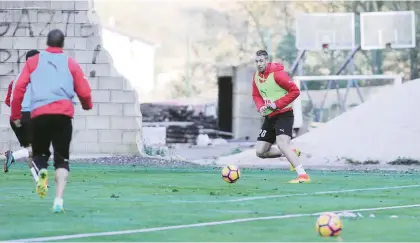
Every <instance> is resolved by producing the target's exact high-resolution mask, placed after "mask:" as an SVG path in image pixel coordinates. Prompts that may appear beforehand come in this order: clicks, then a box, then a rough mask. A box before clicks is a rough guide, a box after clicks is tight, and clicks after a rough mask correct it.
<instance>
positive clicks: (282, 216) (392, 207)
mask: <svg viewBox="0 0 420 243" xmlns="http://www.w3.org/2000/svg"><path fill="white" fill-rule="evenodd" d="M414 207H420V204H411V205H402V206H389V207H379V208H361V209H348V210H338V211H332V212H335V213H340V212H349V211H350V212H364V211H379V210H390V209H401V208H414ZM322 213H324V212H318V213H308V214H288V215H277V216H267V217H255V218H243V219H232V220H223V221H213V222H205V223H198V224H182V225H173V226H164V227H156V228H144V229H136V230H122V231H108V232H98V233H86V234H74V235H61V236H50V237H39V238H29V239H20V240H11V241H8V242H40V241H41V242H42V241H57V240H69V239H80V238H89V237H98V236H114V235H128V234H138V233H146V232H156V231H163V230H174V229H186V228H197V227H206V226H213V225H223V224H235V223H243V222H252V221H262V220H273V219H289V218H300V217H309V216H317V215H320V214H322Z"/></svg>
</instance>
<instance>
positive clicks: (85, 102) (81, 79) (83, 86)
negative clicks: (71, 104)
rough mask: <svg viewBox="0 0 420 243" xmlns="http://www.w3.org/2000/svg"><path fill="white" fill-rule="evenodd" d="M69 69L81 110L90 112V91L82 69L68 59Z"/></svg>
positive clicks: (72, 60) (91, 105)
mask: <svg viewBox="0 0 420 243" xmlns="http://www.w3.org/2000/svg"><path fill="white" fill-rule="evenodd" d="M69 69H70V72H71V74H72V76H73V80H74V91H75V92H76V94H77V96H78V97H79V100H80V103H81V105H82V108H83V109H84V110H91V109H92V107H93V104H92V91H91V89H90V85H89V82H88V81H87V79H86V78H85V74H84V73H83V70H82V68H81V67H80V65H79V64H78V63H77V62H76V61H75V60H74V59H72V58H69Z"/></svg>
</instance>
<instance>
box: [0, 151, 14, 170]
mask: <svg viewBox="0 0 420 243" xmlns="http://www.w3.org/2000/svg"><path fill="white" fill-rule="evenodd" d="M4 155H5V156H6V161H4V165H3V171H4V173H7V172H9V168H10V166H11V165H12V164H13V163H15V158H14V157H13V152H12V151H10V150H9V151H7V152H6V153H4Z"/></svg>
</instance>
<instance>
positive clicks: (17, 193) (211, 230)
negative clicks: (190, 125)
mask: <svg viewBox="0 0 420 243" xmlns="http://www.w3.org/2000/svg"><path fill="white" fill-rule="evenodd" d="M50 171H51V172H52V169H50ZM72 172H73V173H72V174H71V178H70V182H69V184H68V188H67V191H66V195H65V201H64V206H65V208H66V213H65V214H53V213H52V211H51V208H52V203H53V198H54V189H55V186H54V182H53V179H52V178H50V184H51V188H50V193H49V195H48V197H47V198H46V199H44V200H41V199H39V198H38V197H37V196H36V194H35V192H34V189H35V186H34V183H33V180H32V178H31V177H30V173H29V171H28V169H27V168H26V167H25V164H23V163H19V164H16V165H14V167H12V168H11V171H10V172H9V173H8V174H2V175H1V176H0V185H1V186H0V193H1V194H0V198H1V200H0V209H1V212H0V215H1V216H0V224H1V226H2V227H0V241H4V240H17V239H28V238H37V237H51V236H63V235H67V236H71V235H73V237H74V235H76V234H84V233H101V232H110V231H126V230H139V231H137V232H131V233H130V234H128V232H117V234H116V235H95V234H94V235H82V237H80V238H72V237H64V240H65V241H79V242H80V241H84V242H86V241H159V242H162V241H184V242H185V241H187V242H191V241H207V242H209V241H230V242H232V241H235V242H238V241H254V242H255V241H277V242H278V241H299V242H302V241H337V239H329V238H327V239H326V238H321V237H319V236H318V235H317V234H316V232H315V227H314V225H315V221H316V216H314V215H309V214H314V213H318V212H323V211H341V210H356V209H361V210H362V212H360V213H361V214H362V216H363V217H357V218H353V219H350V218H342V220H343V224H344V228H343V233H342V237H343V239H344V241H375V242H379V241H418V230H419V228H420V210H419V208H418V207H414V206H410V207H409V208H394V209H389V208H385V210H375V209H372V208H382V209H384V207H390V206H391V207H393V206H403V205H415V204H420V193H419V190H420V183H419V182H420V177H419V174H416V173H411V174H410V173H396V172H376V173H373V172H371V173H364V172H360V173H357V172H353V173H352V172H322V171H311V172H310V175H311V177H312V181H313V182H312V183H311V184H296V185H290V184H287V181H288V180H289V179H292V178H293V177H294V176H295V174H294V173H292V172H289V171H281V170H250V169H248V170H246V169H243V170H242V178H241V179H240V180H239V181H238V182H237V183H236V184H232V185H230V184H227V183H225V182H224V181H223V180H222V179H221V177H220V172H219V170H218V169H211V168H202V169H200V168H198V169H196V168H195V169H186V168H182V169H181V168H180V169H158V168H155V169H153V168H150V169H146V168H139V167H133V166H105V165H73V166H72ZM51 175H52V173H50V176H51ZM399 186H406V187H403V188H396V187H399ZM351 189H357V190H353V191H351ZM359 189H364V190H359ZM370 214H374V215H375V218H371V217H369V215H370ZM392 215H397V216H398V218H391V216H392ZM268 216H275V217H274V218H271V219H267V218H265V220H263V219H264V217H268ZM244 218H253V219H251V220H250V221H248V222H238V219H244ZM227 220H232V221H229V222H222V221H227ZM208 222H215V223H214V225H210V224H202V225H191V224H197V223H208ZM222 223H224V224H222ZM179 225H184V226H181V227H172V228H162V227H167V226H179ZM193 226H195V227H193ZM141 229H143V230H141ZM50 240H52V241H59V240H60V238H52V239H50Z"/></svg>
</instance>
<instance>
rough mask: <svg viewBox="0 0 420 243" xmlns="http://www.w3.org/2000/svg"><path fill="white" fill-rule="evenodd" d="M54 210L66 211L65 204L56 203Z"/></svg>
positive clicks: (55, 211)
mask: <svg viewBox="0 0 420 243" xmlns="http://www.w3.org/2000/svg"><path fill="white" fill-rule="evenodd" d="M53 212H54V213H64V208H63V204H54V206H53Z"/></svg>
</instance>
